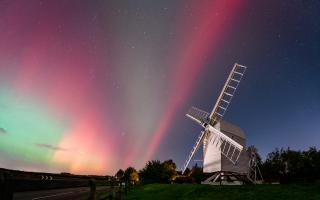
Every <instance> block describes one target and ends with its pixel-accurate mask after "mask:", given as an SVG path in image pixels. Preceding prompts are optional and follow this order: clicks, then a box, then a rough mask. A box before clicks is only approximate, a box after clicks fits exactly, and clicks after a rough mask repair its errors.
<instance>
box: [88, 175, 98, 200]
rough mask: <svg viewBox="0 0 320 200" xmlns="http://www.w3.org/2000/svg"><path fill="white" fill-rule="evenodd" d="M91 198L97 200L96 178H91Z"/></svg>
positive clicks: (90, 199)
mask: <svg viewBox="0 0 320 200" xmlns="http://www.w3.org/2000/svg"><path fill="white" fill-rule="evenodd" d="M89 187H90V192H89V200H95V199H96V183H95V180H94V179H90V181H89Z"/></svg>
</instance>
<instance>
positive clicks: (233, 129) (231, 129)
mask: <svg viewBox="0 0 320 200" xmlns="http://www.w3.org/2000/svg"><path fill="white" fill-rule="evenodd" d="M220 129H221V130H222V132H228V133H230V134H233V135H236V136H238V137H241V138H243V139H245V138H246V135H245V133H244V131H243V130H242V129H241V128H240V127H239V126H237V125H235V124H233V123H231V122H228V121H225V120H221V121H220Z"/></svg>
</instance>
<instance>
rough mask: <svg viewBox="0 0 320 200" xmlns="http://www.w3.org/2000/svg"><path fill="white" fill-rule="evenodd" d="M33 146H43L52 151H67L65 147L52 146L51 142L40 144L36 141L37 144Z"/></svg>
mask: <svg viewBox="0 0 320 200" xmlns="http://www.w3.org/2000/svg"><path fill="white" fill-rule="evenodd" d="M35 146H36V147H39V148H45V149H49V150H53V151H67V149H65V148H61V147H57V146H53V145H51V144H41V143H37V144H35Z"/></svg>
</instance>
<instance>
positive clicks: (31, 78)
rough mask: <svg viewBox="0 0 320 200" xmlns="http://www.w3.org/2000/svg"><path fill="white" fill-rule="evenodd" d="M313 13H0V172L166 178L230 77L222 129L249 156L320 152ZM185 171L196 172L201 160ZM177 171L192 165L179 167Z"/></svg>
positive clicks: (106, 5)
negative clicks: (241, 69) (150, 173)
mask: <svg viewBox="0 0 320 200" xmlns="http://www.w3.org/2000/svg"><path fill="white" fill-rule="evenodd" d="M319 10H320V2H319V1H317V0H314V1H313V0H283V1H278V0H268V1H253V0H252V1H249V0H246V1H240V0H224V1H213V0H175V1H173V0H162V1H156V0H154V1H151V0H127V1H118V0H112V1H109V0H105V1H103V0H100V1H92V0H90V1H89V0H87V1H84V0H81V1H80V0H59V1H54V0H51V1H49V0H47V1H45V0H43V1H39V0H28V1H24V0H15V1H13V0H1V1H0V167H4V168H11V169H20V170H29V171H46V172H61V171H64V172H71V173H78V174H113V173H114V172H115V171H117V170H118V169H119V168H126V167H128V166H129V165H131V166H134V167H136V168H138V169H140V168H141V167H143V165H144V164H145V162H146V161H147V160H150V159H160V160H165V159H173V160H174V161H175V162H176V163H177V166H178V167H179V168H180V167H182V164H183V162H184V160H185V159H186V157H187V155H188V154H189V152H190V150H191V148H192V146H193V144H194V142H195V140H196V138H197V136H198V134H199V133H200V130H201V127H200V126H198V125H197V124H196V123H194V122H192V121H191V120H189V119H187V118H186V117H185V113H186V112H187V111H188V109H189V107H191V106H196V107H199V108H201V109H203V110H206V111H208V112H210V111H211V109H212V107H213V106H214V103H215V101H216V99H217V97H218V95H219V93H220V90H221V89H222V86H223V84H224V82H225V80H226V78H227V76H228V73H229V72H230V70H231V68H232V65H233V64H234V63H235V62H237V63H240V64H242V65H246V66H247V67H248V69H247V73H246V75H245V77H244V79H243V81H242V82H241V84H240V87H239V88H238V91H237V93H236V96H235V97H234V99H233V102H232V104H231V106H230V107H229V110H228V112H227V114H226V116H225V119H226V120H228V121H230V122H233V123H235V124H237V125H239V126H240V127H241V128H242V129H243V130H244V131H245V133H246V136H247V143H248V144H249V145H251V144H253V145H255V146H256V147H257V148H258V150H259V152H260V154H261V155H262V156H263V158H265V156H266V154H267V153H268V152H270V151H272V150H273V149H274V148H276V147H290V148H292V149H307V148H308V147H310V146H316V147H318V148H319V147H320V132H319V131H320V123H319V122H320V121H319V120H320V104H319V102H320V12H319ZM196 159H201V154H198V155H197V158H196ZM191 164H194V162H193V163H191Z"/></svg>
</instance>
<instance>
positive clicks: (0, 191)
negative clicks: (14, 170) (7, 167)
mask: <svg viewBox="0 0 320 200" xmlns="http://www.w3.org/2000/svg"><path fill="white" fill-rule="evenodd" d="M13 187H14V184H13V177H12V175H11V174H10V173H9V172H3V173H0V199H5V200H12V199H13V189H14V188H13Z"/></svg>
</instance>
